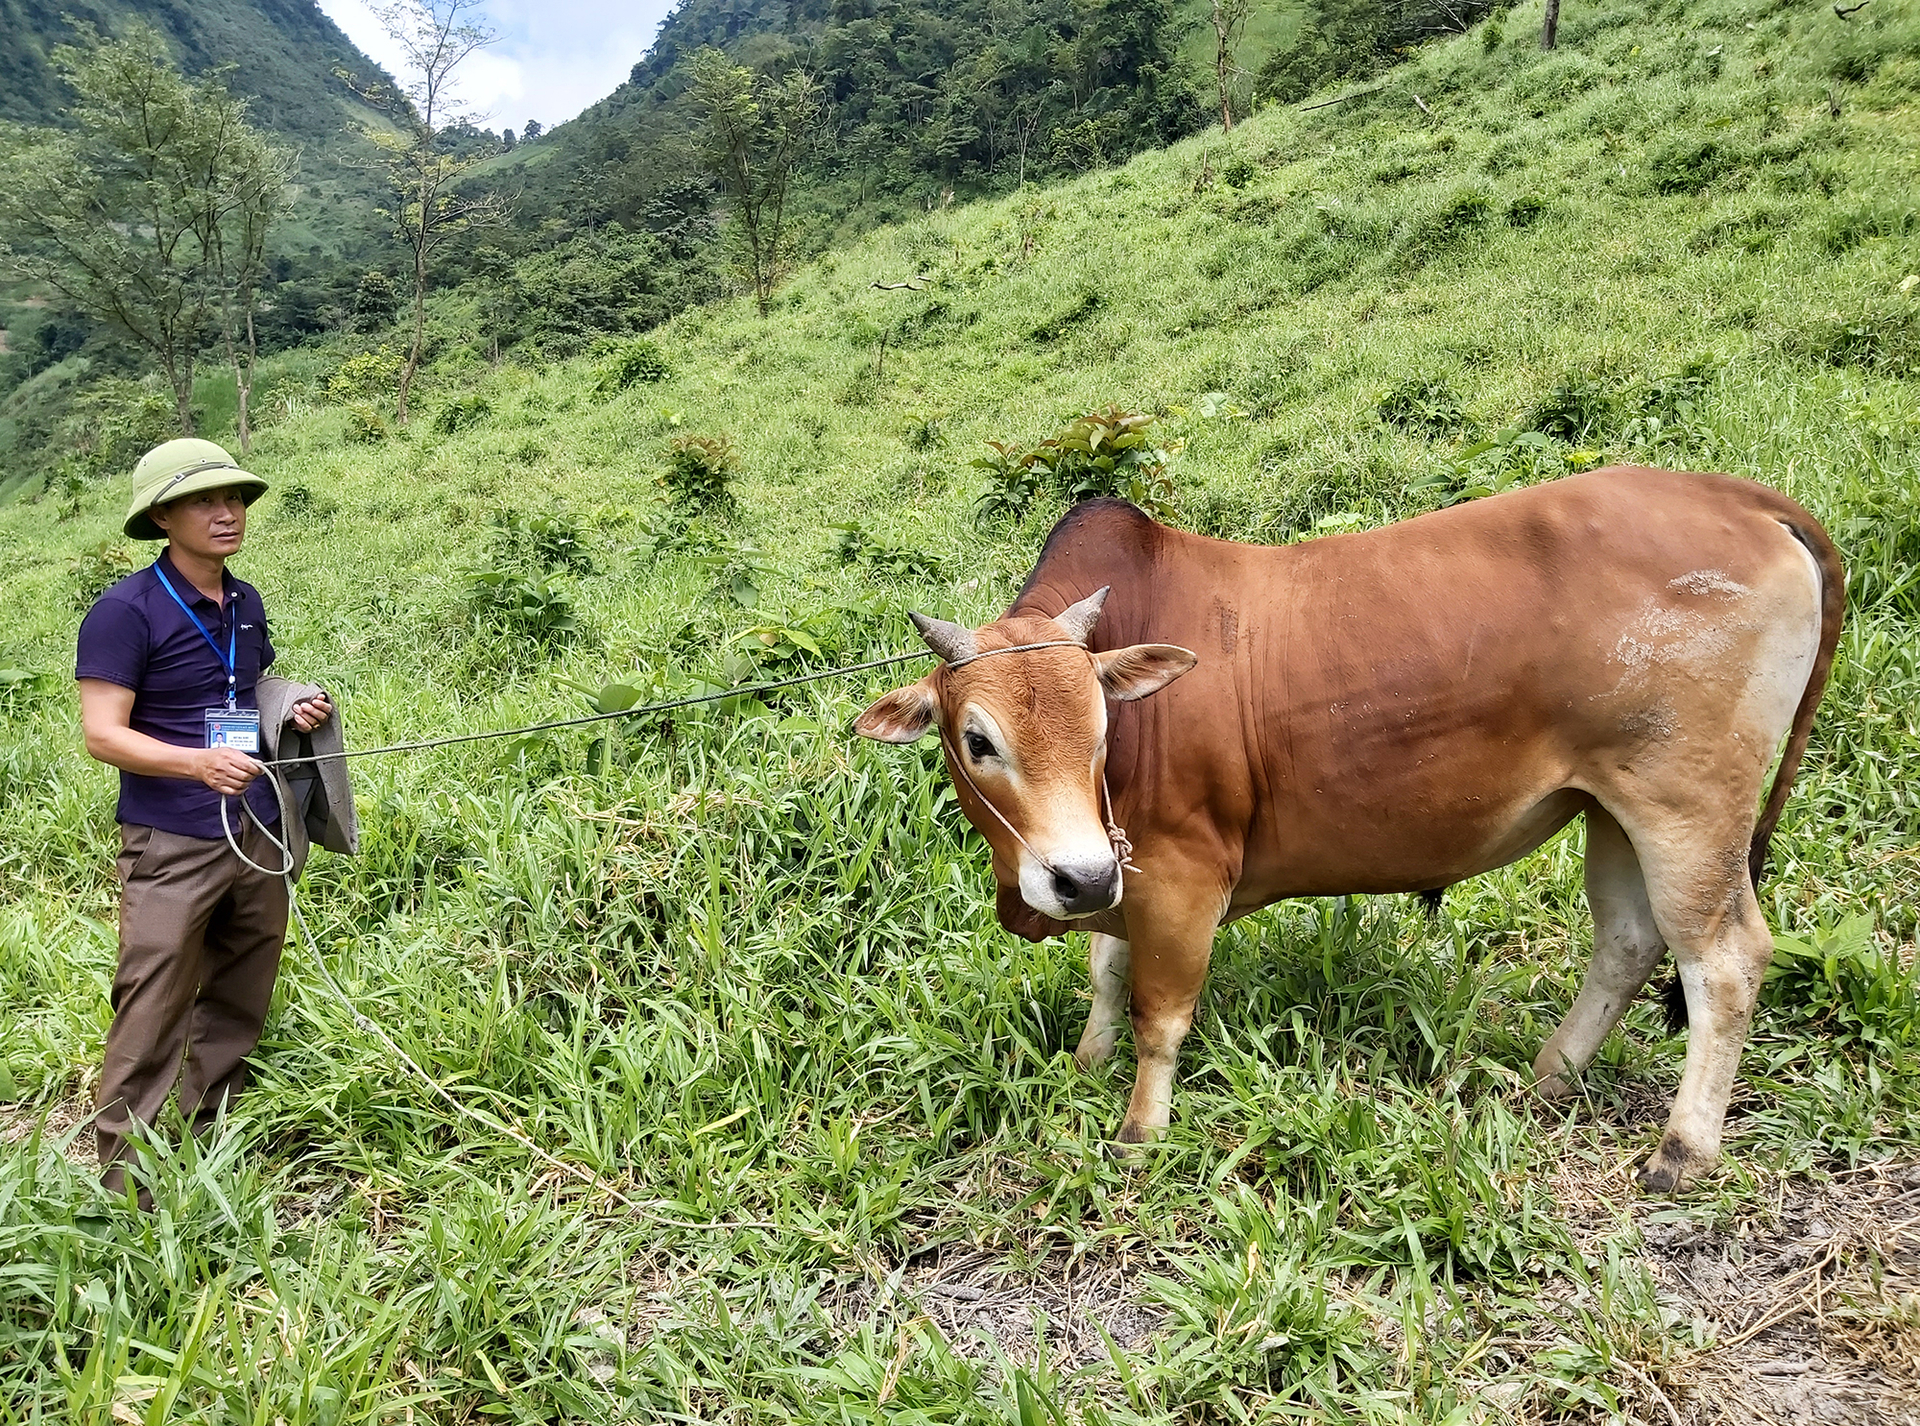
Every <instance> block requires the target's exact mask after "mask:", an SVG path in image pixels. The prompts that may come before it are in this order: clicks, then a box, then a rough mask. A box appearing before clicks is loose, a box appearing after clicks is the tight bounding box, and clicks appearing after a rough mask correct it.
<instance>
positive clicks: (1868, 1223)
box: [627, 1158, 1920, 1426]
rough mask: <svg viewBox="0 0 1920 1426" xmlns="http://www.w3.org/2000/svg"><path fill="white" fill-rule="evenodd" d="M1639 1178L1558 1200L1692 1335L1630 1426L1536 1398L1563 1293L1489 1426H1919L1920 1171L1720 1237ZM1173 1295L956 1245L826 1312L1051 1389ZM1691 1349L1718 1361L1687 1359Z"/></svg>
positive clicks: (1583, 1180) (1846, 1187)
mask: <svg viewBox="0 0 1920 1426" xmlns="http://www.w3.org/2000/svg"><path fill="white" fill-rule="evenodd" d="M1631 1166H1632V1159H1631V1158H1627V1159H1623V1160H1622V1163H1621V1165H1620V1167H1619V1169H1618V1171H1610V1170H1609V1169H1608V1168H1607V1167H1606V1166H1604V1165H1601V1164H1598V1163H1595V1164H1593V1165H1591V1166H1590V1167H1588V1168H1586V1169H1584V1170H1583V1169H1579V1168H1575V1167H1574V1166H1572V1165H1571V1164H1570V1165H1569V1168H1568V1170H1567V1171H1566V1174H1565V1180H1566V1181H1565V1182H1562V1183H1556V1186H1555V1187H1556V1196H1557V1197H1558V1198H1559V1200H1560V1202H1561V1203H1562V1204H1563V1206H1564V1208H1565V1210H1566V1212H1567V1214H1568V1217H1569V1219H1570V1220H1571V1221H1572V1222H1573V1224H1574V1226H1575V1231H1576V1238H1577V1240H1579V1241H1580V1244H1581V1246H1582V1248H1583V1249H1591V1250H1593V1251H1595V1252H1597V1253H1599V1254H1600V1255H1602V1256H1604V1252H1605V1249H1604V1247H1603V1246H1602V1243H1603V1240H1605V1239H1613V1240H1615V1241H1618V1238H1619V1236H1620V1234H1621V1233H1622V1231H1623V1230H1624V1229H1626V1228H1627V1227H1628V1226H1629V1225H1632V1226H1637V1227H1638V1228H1639V1230H1640V1235H1641V1246H1640V1248H1639V1250H1638V1254H1637V1256H1638V1260H1639V1266H1640V1267H1642V1268H1643V1269H1644V1270H1645V1272H1646V1274H1647V1276H1648V1277H1649V1279H1650V1280H1651V1282H1652V1283H1653V1285H1654V1288H1655V1291H1656V1295H1657V1300H1658V1302H1659V1305H1660V1306H1661V1308H1663V1309H1665V1310H1666V1319H1665V1320H1667V1321H1668V1322H1670V1323H1673V1324H1675V1330H1674V1332H1672V1333H1670V1334H1669V1335H1668V1336H1666V1337H1664V1338H1657V1339H1654V1340H1653V1341H1652V1342H1651V1343H1650V1344H1649V1346H1648V1347H1647V1348H1645V1349H1640V1350H1636V1349H1635V1348H1634V1347H1632V1346H1630V1345H1628V1344H1624V1343H1622V1344H1616V1353H1615V1356H1614V1359H1613V1362H1612V1364H1611V1366H1610V1367H1608V1368H1606V1369H1605V1370H1604V1371H1603V1373H1602V1375H1601V1377H1600V1380H1601V1381H1603V1382H1604V1384H1605V1385H1606V1386H1607V1387H1608V1388H1610V1389H1611V1391H1612V1392H1613V1393H1614V1395H1615V1396H1616V1398H1617V1400H1618V1402H1619V1407H1620V1411H1619V1413H1618V1414H1615V1413H1612V1412H1606V1411H1599V1410H1589V1409H1588V1408H1586V1407H1584V1406H1581V1405H1578V1404H1574V1405H1573V1406H1572V1407H1571V1408H1570V1407H1569V1403H1568V1402H1567V1401H1566V1400H1565V1399H1564V1398H1560V1397H1557V1396H1556V1395H1555V1394H1554V1393H1553V1392H1552V1391H1551V1390H1550V1389H1546V1388H1544V1387H1542V1386H1541V1385H1539V1384H1538V1381H1537V1380H1536V1381H1534V1382H1529V1381H1528V1380H1527V1378H1528V1377H1529V1375H1530V1367H1531V1366H1532V1365H1533V1364H1535V1363H1539V1362H1544V1361H1545V1359H1546V1354H1548V1353H1550V1352H1551V1351H1552V1350H1553V1349H1554V1348H1555V1347H1556V1346H1558V1345H1561V1344H1563V1342H1564V1335H1563V1334H1564V1327H1565V1321H1566V1316H1567V1313H1568V1311H1569V1309H1570V1307H1571V1305H1572V1304H1571V1303H1570V1297H1571V1295H1572V1294H1571V1293H1570V1291H1569V1290H1568V1289H1567V1288H1566V1287H1565V1286H1556V1287H1554V1288H1549V1289H1546V1290H1544V1291H1543V1292H1542V1294H1541V1296H1540V1298H1539V1300H1538V1301H1537V1303H1536V1304H1535V1305H1534V1308H1533V1310H1532V1311H1531V1312H1529V1313H1528V1314H1527V1315H1526V1316H1525V1317H1523V1318H1521V1319H1518V1320H1516V1319H1514V1318H1512V1317H1511V1316H1509V1317H1508V1319H1507V1321H1506V1322H1505V1323H1504V1324H1502V1325H1501V1326H1500V1327H1499V1328H1497V1329H1496V1330H1494V1332H1493V1334H1492V1336H1491V1338H1490V1340H1489V1341H1488V1342H1487V1344H1486V1348H1485V1350H1484V1351H1483V1352H1481V1353H1479V1354H1477V1356H1476V1361H1478V1362H1479V1363H1480V1364H1481V1365H1480V1366H1479V1367H1478V1369H1477V1370H1476V1369H1472V1368H1469V1369H1466V1370H1464V1371H1463V1372H1462V1373H1461V1376H1462V1378H1463V1379H1462V1380H1461V1381H1460V1383H1459V1384H1460V1386H1461V1387H1462V1389H1463V1390H1466V1391H1468V1392H1469V1394H1471V1392H1472V1390H1473V1388H1472V1387H1471V1386H1470V1385H1469V1379H1471V1378H1472V1377H1474V1376H1477V1375H1479V1374H1480V1372H1483V1371H1486V1369H1487V1367H1489V1366H1491V1365H1493V1363H1495V1362H1496V1361H1504V1362H1506V1363H1508V1364H1510V1365H1511V1366H1512V1367H1515V1368H1518V1371H1517V1373H1516V1372H1505V1373H1499V1375H1500V1376H1501V1380H1500V1381H1498V1382H1494V1381H1492V1380H1491V1379H1489V1380H1488V1384H1487V1388H1486V1390H1485V1392H1484V1397H1483V1400H1482V1408H1483V1409H1482V1411H1481V1413H1480V1414H1479V1419H1481V1420H1484V1421H1487V1422H1516V1423H1532V1422H1536V1421H1546V1420H1549V1419H1551V1420H1559V1421H1565V1420H1585V1419H1592V1420H1596V1421H1597V1420H1602V1419H1607V1420H1613V1421H1618V1420H1622V1419H1624V1420H1627V1421H1634V1422H1644V1423H1647V1426H1720V1423H1726V1426H1735V1423H1738V1426H1754V1423H1760V1426H1798V1424H1799V1423H1823V1422H1847V1423H1854V1424H1855V1426H1920V1161H1916V1162H1911V1163H1904V1164H1887V1165H1878V1166H1874V1167H1871V1168H1864V1169H1859V1170H1849V1171H1841V1172H1838V1173H1836V1174H1834V1175H1833V1176H1832V1177H1831V1178H1830V1179H1826V1180H1822V1181H1817V1182H1816V1181H1811V1180H1809V1179H1806V1178H1785V1177H1783V1178H1781V1179H1780V1180H1778V1181H1777V1182H1776V1183H1775V1184H1774V1185H1773V1191H1772V1193H1771V1194H1770V1195H1769V1196H1768V1197H1766V1198H1764V1199H1758V1200H1756V1201H1754V1202H1753V1203H1752V1205H1751V1208H1750V1210H1749V1211H1747V1212H1744V1213H1743V1214H1741V1215H1739V1216H1737V1217H1736V1218H1734V1219H1733V1220H1732V1221H1721V1222H1717V1223H1713V1224H1708V1223H1706V1222H1705V1221H1704V1220H1705V1218H1706V1215H1705V1214H1694V1215H1690V1214H1689V1213H1688V1212H1687V1204H1686V1203H1685V1201H1684V1200H1683V1201H1681V1202H1680V1203H1678V1204H1675V1203H1673V1202H1671V1201H1669V1200H1665V1199H1648V1198H1645V1197H1642V1196H1641V1195H1639V1194H1638V1193H1637V1192H1635V1191H1634V1190H1633V1189H1632V1188H1631V1186H1630V1183H1629V1175H1630V1173H1631ZM636 1268H637V1269H638V1271H637V1272H636V1274H635V1276H636V1280H639V1281H642V1282H644V1283H646V1284H647V1286H649V1287H651V1288H653V1289H654V1291H652V1292H648V1291H645V1290H644V1289H643V1291H642V1292H641V1293H640V1294H639V1298H640V1301H639V1302H638V1303H637V1304H636V1306H638V1307H639V1309H640V1310H639V1312H638V1313H637V1315H636V1317H635V1319H634V1320H633V1321H631V1322H629V1323H628V1324H627V1326H628V1332H629V1341H630V1342H632V1343H634V1344H635V1345H637V1344H638V1343H639V1342H640V1341H642V1340H644V1339H645V1338H646V1337H648V1336H650V1335H651V1334H652V1331H653V1329H654V1328H655V1327H656V1326H657V1325H658V1324H659V1323H660V1322H661V1321H662V1319H664V1318H666V1317H668V1316H670V1315H672V1309H671V1307H670V1306H669V1305H668V1304H670V1303H672V1302H675V1301H676V1300H679V1299H680V1298H681V1297H682V1296H683V1294H684V1290H685V1284H684V1283H683V1282H681V1281H679V1280H678V1279H677V1277H676V1275H675V1273H674V1272H673V1271H672V1270H671V1269H669V1268H666V1267H665V1266H664V1265H662V1264H648V1265H646V1266H644V1267H642V1266H641V1265H639V1264H636ZM1173 1275H1175V1273H1174V1267H1173V1263H1172V1262H1171V1260H1170V1259H1169V1258H1168V1257H1167V1256H1166V1254H1165V1253H1163V1252H1162V1251H1160V1250H1159V1249H1156V1248H1147V1247H1142V1248H1140V1249H1138V1250H1136V1251H1124V1250H1121V1251H1113V1250H1108V1251H1106V1252H1104V1253H1102V1252H1093V1253H1083V1254H1075V1253H1070V1252H1067V1251H1061V1250H1055V1251H1052V1252H1048V1251H1046V1249H1045V1247H1044V1245H1043V1244H1041V1243H1038V1242H1036V1243H1034V1244H1031V1245H1007V1244H1004V1243H1002V1244H994V1245H991V1246H988V1247H979V1246H975V1245H974V1244H972V1243H968V1242H947V1243H944V1244H940V1245H937V1246H933V1245H930V1246H929V1247H927V1248H925V1249H923V1250H920V1251H918V1252H915V1253H913V1254H912V1255H911V1256H909V1257H908V1259H907V1260H906V1262H905V1264H904V1265H902V1264H901V1263H899V1262H894V1263H891V1264H889V1263H876V1264H872V1265H870V1266H869V1268H868V1271H867V1272H865V1273H850V1274H847V1275H846V1276H844V1277H842V1278H840V1279H839V1280H838V1281H837V1282H836V1283H835V1284H833V1285H832V1286H831V1287H829V1288H828V1289H827V1290H826V1291H824V1292H823V1293H822V1301H823V1304H824V1305H827V1306H828V1307H829V1310H830V1311H831V1313H832V1315H833V1317H834V1318H835V1319H837V1320H838V1321H840V1322H842V1323H845V1324H848V1325H849V1326H851V1325H852V1324H857V1323H863V1322H872V1321H875V1320H876V1319H879V1320H888V1319H892V1320H895V1321H904V1320H907V1319H913V1318H925V1319H929V1320H931V1321H932V1322H933V1323H934V1324H935V1325H936V1326H938V1327H939V1329H940V1330H941V1332H942V1334H943V1335H944V1336H945V1337H946V1339H947V1340H948V1342H949V1343H951V1344H952V1346H953V1348H954V1349H955V1350H956V1351H958V1352H960V1353H962V1354H964V1355H968V1356H974V1357H976V1358H977V1357H982V1356H985V1355H988V1348H987V1347H986V1345H985V1343H984V1342H983V1341H982V1337H983V1336H984V1337H990V1338H992V1339H993V1342H994V1343H995V1344H997V1346H998V1348H999V1350H1000V1351H1001V1352H1004V1353H1005V1355H1006V1356H1007V1357H1008V1358H1009V1359H1011V1360H1013V1361H1015V1362H1023V1363H1029V1364H1035V1365H1038V1363H1036V1362H1035V1358H1036V1355H1037V1353H1038V1351H1039V1348H1040V1344H1041V1342H1042V1341H1044V1345H1045V1350H1046V1354H1047V1357H1048V1359H1049V1365H1050V1367H1051V1368H1052V1370H1054V1371H1061V1372H1072V1371H1076V1370H1084V1369H1088V1368H1092V1369H1093V1375H1095V1376H1096V1377H1097V1376H1099V1375H1100V1374H1101V1371H1102V1370H1103V1366H1104V1364H1105V1363H1107V1362H1108V1361H1109V1360H1110V1349H1109V1347H1108V1345H1107V1343H1108V1341H1109V1340H1111V1341H1112V1343H1113V1344H1114V1346H1116V1347H1119V1348H1121V1349H1122V1350H1127V1351H1131V1350H1134V1349H1137V1348H1140V1347H1143V1346H1145V1345H1146V1344H1147V1343H1148V1341H1149V1340H1150V1339H1151V1337H1152V1336H1153V1335H1154V1333H1155V1332H1156V1331H1157V1330H1159V1329H1160V1328H1161V1327H1162V1325H1163V1323H1164V1321H1165V1313H1164V1311H1163V1310H1162V1308H1161V1307H1160V1306H1159V1305H1157V1304H1156V1303H1155V1301H1154V1300H1153V1293H1152V1292H1151V1290H1150V1287H1149V1281H1150V1279H1152V1278H1154V1277H1166V1276H1173ZM1328 1285H1329V1287H1331V1288H1333V1289H1334V1290H1336V1291H1341V1287H1340V1284H1337V1283H1332V1282H1330V1283H1329V1284H1328ZM1341 1295H1342V1296H1345V1295H1346V1294H1345V1293H1344V1292H1341ZM1375 1325H1376V1328H1377V1330H1378V1331H1379V1332H1380V1333H1381V1335H1382V1338H1383V1339H1386V1338H1393V1337H1396V1336H1397V1335H1398V1332H1399V1324H1397V1323H1389V1322H1380V1323H1376V1324H1375ZM1487 1325H1489V1326H1490V1325H1491V1323H1489V1324H1487ZM1037 1329H1039V1330H1037ZM1042 1332H1043V1334H1044V1335H1042ZM1688 1337H1691V1338H1692V1340H1694V1341H1697V1342H1699V1343H1700V1345H1699V1346H1698V1347H1685V1346H1681V1345H1679V1342H1678V1341H1677V1340H1676V1338H1677V1339H1680V1340H1684V1339H1686V1338H1688ZM1653 1353H1657V1355H1654V1354H1653Z"/></svg>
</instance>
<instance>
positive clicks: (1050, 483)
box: [973, 406, 1173, 524]
mask: <svg viewBox="0 0 1920 1426" xmlns="http://www.w3.org/2000/svg"><path fill="white" fill-rule="evenodd" d="M1155 419H1156V418H1155V417H1154V416H1153V415H1152V414H1150V413H1141V412H1132V413H1130V412H1126V411H1122V410H1121V409H1120V408H1119V407H1117V406H1110V407H1108V408H1107V409H1106V410H1105V411H1094V412H1089V413H1088V414H1087V415H1085V416H1082V417H1080V418H1079V419H1078V420H1075V421H1071V422H1069V423H1068V424H1067V425H1066V426H1064V427H1063V428H1062V429H1061V430H1060V433H1059V434H1058V435H1055V436H1050V437H1049V438H1047V439H1046V440H1044V441H1041V442H1040V443H1039V444H1038V445H1036V446H1032V447H1028V448H1025V449H1022V448H1021V447H1019V446H1015V445H1010V444H1003V443H1001V442H999V441H988V442H987V448H988V450H990V451H991V452H992V454H991V455H986V456H981V457H979V458H977V459H976V460H975V461H974V462H973V464H974V465H975V466H977V467H978V468H980V469H982V470H985V471H987V472H988V481H987V488H986V490H984V491H983V492H982V493H981V495H980V497H979V498H978V499H977V500H976V501H975V502H974V518H975V519H976V520H977V521H979V522H981V523H983V524H984V523H986V522H987V521H989V520H994V519H1002V518H1017V517H1018V516H1019V515H1021V514H1023V513H1025V511H1026V509H1027V507H1028V506H1029V505H1031V504H1032V503H1033V500H1034V497H1035V496H1036V495H1038V494H1039V493H1040V492H1041V491H1042V490H1050V491H1052V492H1053V493H1055V494H1057V495H1059V496H1061V497H1063V498H1064V499H1065V500H1066V501H1067V502H1068V503H1069V504H1077V503H1078V502H1080V501H1082V500H1092V499H1094V498H1096V497H1098V496H1103V495H1110V496H1115V497H1118V498H1119V499H1122V500H1131V501H1132V502H1133V503H1134V504H1135V505H1138V506H1139V507H1140V508H1141V509H1142V510H1145V511H1146V512H1147V513H1149V514H1151V515H1154V516H1155V517H1158V518H1164V517H1165V516H1167V515H1169V514H1171V513H1172V507H1173V482H1172V481H1171V479H1169V477H1168V475H1167V460H1168V456H1169V455H1170V454H1171V451H1170V450H1169V448H1167V447H1163V446H1159V445H1156V444H1154V443H1153V441H1151V440H1150V439H1149V438H1148V436H1147V428H1148V427H1149V426H1151V425H1152V424H1153V423H1154V420H1155Z"/></svg>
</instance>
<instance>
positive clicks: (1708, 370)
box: [1624, 357, 1719, 448]
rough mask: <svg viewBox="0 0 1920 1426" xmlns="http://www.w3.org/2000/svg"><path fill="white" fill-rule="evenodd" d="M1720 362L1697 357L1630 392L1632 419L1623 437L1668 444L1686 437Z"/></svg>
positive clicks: (1630, 440)
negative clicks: (1632, 409)
mask: <svg viewBox="0 0 1920 1426" xmlns="http://www.w3.org/2000/svg"><path fill="white" fill-rule="evenodd" d="M1718 368H1719V363H1718V362H1717V361H1716V359H1715V358H1713V357H1696V358H1695V359H1694V360H1692V361H1690V362H1688V363H1687V364H1686V365H1685V366H1683V367H1681V368H1680V370H1679V371H1677V372H1675V373H1674V374H1673V375H1672V376H1657V377H1655V378H1654V379H1653V380H1651V381H1649V382H1647V383H1646V384H1645V385H1644V386H1642V387H1641V388H1640V389H1639V390H1638V391H1637V392H1635V393H1633V406H1634V414H1633V418H1632V419H1631V420H1630V421H1628V422H1627V428H1626V431H1625V432H1624V438H1625V439H1626V440H1627V441H1629V442H1632V443H1633V444H1636V445H1642V446H1653V447H1656V448H1658V447H1660V446H1667V445H1674V444H1676V443H1679V442H1682V441H1684V440H1686V439H1687V437H1688V436H1689V435H1691V433H1692V432H1693V430H1694V428H1695V423H1696V422H1697V420H1698V417H1699V408H1700V406H1701V404H1702V402H1703V400H1704V398H1705V396H1706V394H1707V392H1708V391H1709V390H1711V389H1712V386H1713V377H1714V373H1715V371H1717V370H1718Z"/></svg>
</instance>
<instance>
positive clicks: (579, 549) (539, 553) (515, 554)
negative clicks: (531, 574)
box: [493, 507, 593, 574]
mask: <svg viewBox="0 0 1920 1426" xmlns="http://www.w3.org/2000/svg"><path fill="white" fill-rule="evenodd" d="M493 528H494V534H493V547H494V554H495V557H496V558H497V559H500V560H502V561H504V562H508V563H517V564H519V565H521V566H523V567H526V568H531V569H535V570H542V571H545V570H560V569H563V570H567V571H568V572H570V573H573V574H591V573H592V572H593V560H592V558H591V557H589V556H588V554H587V551H586V548H585V546H584V545H583V544H582V542H581V529H580V526H579V524H578V522H577V521H575V519H574V518H573V516H572V515H571V514H570V513H569V512H568V511H567V510H566V509H564V508H558V507H557V508H555V509H552V510H543V511H540V512H539V513H537V514H533V515H523V514H521V513H519V512H518V511H513V510H509V511H507V512H505V513H504V514H501V515H496V516H495V517H494V521H493Z"/></svg>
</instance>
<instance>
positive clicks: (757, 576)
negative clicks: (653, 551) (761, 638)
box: [694, 540, 773, 609]
mask: <svg viewBox="0 0 1920 1426" xmlns="http://www.w3.org/2000/svg"><path fill="white" fill-rule="evenodd" d="M694 563H696V564H699V565H703V566H705V567H706V568H707V569H709V570H711V571H712V572H713V592H714V595H715V596H716V597H718V598H721V599H725V600H728V601H729V602H731V603H732V604H734V605H736V606H738V607H739V608H741V609H752V608H755V607H757V606H758V605H759V603H760V588H761V586H762V585H763V584H765V583H766V580H767V577H768V576H769V575H771V574H772V573H773V570H772V568H771V567H770V566H768V565H767V564H766V563H765V561H764V560H763V559H762V557H761V552H760V548H759V547H758V546H757V545H751V544H748V543H746V542H745V541H743V540H723V541H721V542H720V544H719V546H718V547H717V548H716V549H714V550H713V551H712V552H711V553H709V554H704V555H700V556H697V557H696V558H695V560H694Z"/></svg>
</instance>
